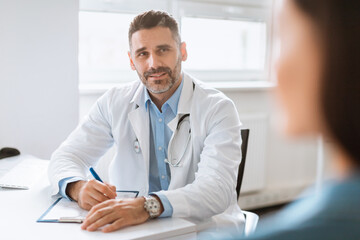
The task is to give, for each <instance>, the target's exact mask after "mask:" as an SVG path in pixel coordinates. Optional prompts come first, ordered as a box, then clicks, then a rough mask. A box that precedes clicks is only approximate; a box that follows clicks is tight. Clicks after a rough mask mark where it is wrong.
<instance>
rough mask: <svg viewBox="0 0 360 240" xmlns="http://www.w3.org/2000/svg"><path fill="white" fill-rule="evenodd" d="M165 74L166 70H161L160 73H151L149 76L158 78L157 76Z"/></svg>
mask: <svg viewBox="0 0 360 240" xmlns="http://www.w3.org/2000/svg"><path fill="white" fill-rule="evenodd" d="M165 74H166V72H162V73H154V74H151V75H150V76H149V77H152V78H159V77H162V76H164V75H165Z"/></svg>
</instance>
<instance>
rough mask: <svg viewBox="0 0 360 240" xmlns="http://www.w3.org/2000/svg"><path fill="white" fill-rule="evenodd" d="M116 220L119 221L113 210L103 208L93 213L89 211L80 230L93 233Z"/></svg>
mask: <svg viewBox="0 0 360 240" xmlns="http://www.w3.org/2000/svg"><path fill="white" fill-rule="evenodd" d="M116 219H119V216H118V215H117V214H116V213H115V212H114V211H113V209H112V208H111V207H104V208H101V209H99V210H97V211H95V212H92V211H90V212H89V213H88V215H87V216H86V218H85V221H84V223H83V224H82V225H81V228H82V229H84V230H85V229H86V230H88V231H95V230H96V229H98V228H99V227H102V226H104V225H106V224H109V223H112V222H114V221H115V220H116Z"/></svg>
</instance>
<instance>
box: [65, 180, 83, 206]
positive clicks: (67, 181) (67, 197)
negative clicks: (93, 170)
mask: <svg viewBox="0 0 360 240" xmlns="http://www.w3.org/2000/svg"><path fill="white" fill-rule="evenodd" d="M79 180H84V179H82V178H80V177H67V178H64V179H61V180H60V181H59V194H60V195H61V196H63V197H64V198H66V199H68V200H71V201H72V199H71V198H70V197H69V196H68V195H67V194H66V187H67V185H68V184H69V183H72V182H76V181H79Z"/></svg>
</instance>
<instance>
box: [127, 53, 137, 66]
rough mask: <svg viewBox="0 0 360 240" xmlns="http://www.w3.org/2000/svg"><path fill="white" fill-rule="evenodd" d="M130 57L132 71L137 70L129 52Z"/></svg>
mask: <svg viewBox="0 0 360 240" xmlns="http://www.w3.org/2000/svg"><path fill="white" fill-rule="evenodd" d="M128 56H129V60H130V67H131V69H132V70H136V68H135V65H134V62H133V60H132V58H131V53H130V51H128Z"/></svg>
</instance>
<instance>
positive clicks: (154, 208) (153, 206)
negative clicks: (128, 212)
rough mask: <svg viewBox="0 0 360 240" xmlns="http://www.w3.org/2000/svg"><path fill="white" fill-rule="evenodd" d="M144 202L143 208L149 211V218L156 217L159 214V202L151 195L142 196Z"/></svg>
mask: <svg viewBox="0 0 360 240" xmlns="http://www.w3.org/2000/svg"><path fill="white" fill-rule="evenodd" d="M144 198H145V203H144V208H145V210H146V211H147V212H148V213H149V215H150V218H156V217H158V216H160V202H159V201H158V200H157V199H156V198H155V197H153V196H151V195H149V196H146V197H145V196H144Z"/></svg>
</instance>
